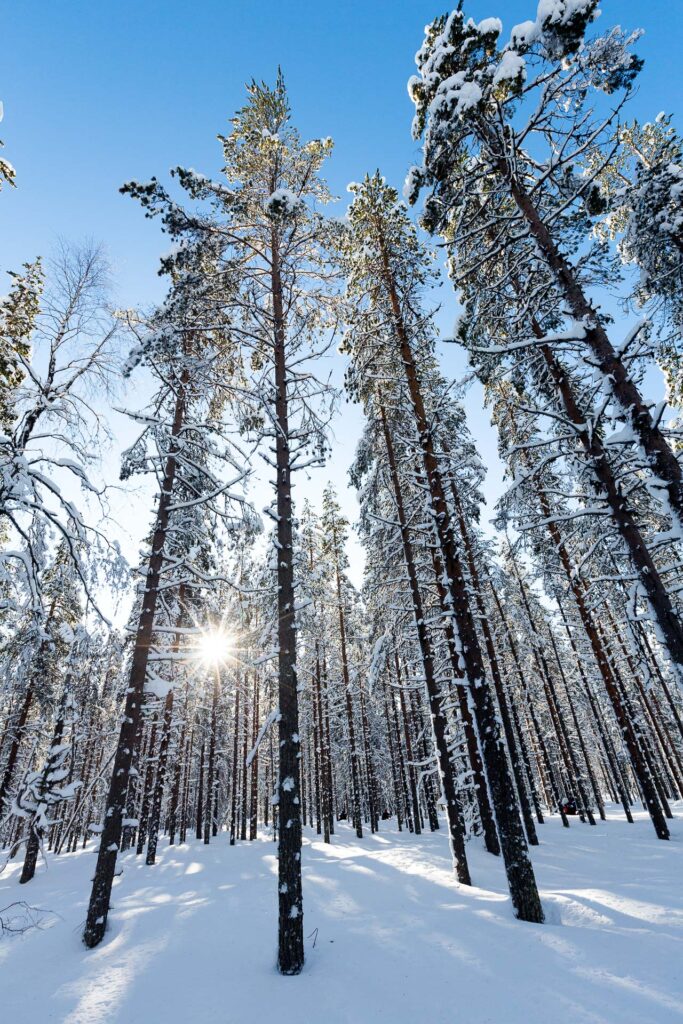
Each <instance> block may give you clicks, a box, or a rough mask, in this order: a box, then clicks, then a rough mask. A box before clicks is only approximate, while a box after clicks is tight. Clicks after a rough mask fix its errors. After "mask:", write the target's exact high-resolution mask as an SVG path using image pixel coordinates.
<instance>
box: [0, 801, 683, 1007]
mask: <svg viewBox="0 0 683 1024" xmlns="http://www.w3.org/2000/svg"><path fill="white" fill-rule="evenodd" d="M677 812H678V817H679V819H680V818H681V817H682V816H683V807H681V806H679V807H678V808H677ZM389 824H390V823H386V824H385V827H384V828H383V830H382V832H381V833H380V834H379V835H376V836H367V838H365V839H363V840H362V841H359V840H356V839H355V837H354V836H353V835H352V834H351V832H350V830H349V829H348V828H346V827H344V826H340V827H339V834H338V835H337V836H335V837H334V840H333V844H332V845H331V846H327V847H326V846H325V845H324V844H323V843H322V842H320V841H319V840H318V839H317V838H316V837H315V836H314V835H313V834H312V833H310V832H308V833H307V834H306V846H305V851H304V885H305V888H304V908H305V919H304V932H305V935H306V936H307V939H306V950H307V963H306V968H305V970H304V973H303V974H302V975H300V976H299V977H298V978H282V977H280V976H279V975H278V974H277V973H276V971H275V967H274V956H275V927H276V918H275V911H276V897H275V878H274V874H275V871H276V864H275V857H274V847H273V843H272V842H269V841H268V840H267V839H262V840H260V841H258V842H256V843H252V844H247V843H243V844H241V845H239V846H237V847H234V848H230V846H229V845H228V841H227V836H226V835H222V836H220V837H219V838H218V839H217V840H214V841H213V842H212V844H211V846H209V847H205V846H203V845H202V844H201V843H197V842H195V841H194V840H193V841H192V842H191V843H190V844H188V845H186V846H183V847H174V848H168V847H166V846H164V848H163V851H162V853H161V856H160V859H159V863H158V864H157V865H156V866H155V867H153V868H148V867H146V866H145V864H144V862H143V860H142V858H137V859H136V858H135V856H134V855H127V856H126V857H124V858H123V860H122V867H123V875H122V877H121V878H120V879H119V880H118V882H117V884H116V887H115V890H114V900H115V908H114V909H113V911H112V913H111V914H110V918H109V922H110V926H109V931H108V933H107V937H106V939H105V941H104V943H103V944H102V945H101V946H99V947H98V948H97V949H96V950H94V951H87V950H86V949H85V948H84V947H83V946H82V945H81V941H80V932H81V927H82V922H83V919H84V916H85V907H86V898H87V895H88V888H89V886H88V880H89V878H90V875H91V871H92V868H93V865H94V857H93V853H92V851H91V850H88V851H86V852H85V853H80V854H76V855H69V856H63V857H61V858H58V859H56V860H55V859H52V858H51V859H50V863H49V868H48V870H47V871H46V870H45V867H44V866H42V867H41V868H40V871H39V875H38V876H37V878H36V879H35V881H34V882H32V883H31V884H30V885H27V886H19V885H18V881H17V880H18V873H19V865H16V866H12V867H10V868H9V869H7V870H6V871H5V872H4V873H3V874H2V875H0V908H2V907H5V906H6V905H7V904H9V903H11V902H12V901H14V900H21V899H25V900H27V901H28V902H30V903H31V904H32V905H34V906H36V907H40V908H42V909H43V910H49V911H52V912H53V913H52V914H51V915H45V916H44V917H43V919H42V925H43V930H39V929H35V928H34V929H32V930H31V931H30V932H28V933H26V934H25V935H23V936H21V937H15V938H11V937H10V938H8V937H5V938H3V939H1V940H0V1020H2V1021H7V1022H8V1024H42V1022H44V1021H60V1022H68V1024H86V1022H87V1024H98V1022H104V1021H107V1022H110V1021H111V1022H113V1021H116V1022H125V1024H143V1022H144V1024H157V1022H159V1024H180V1022H182V1024H189V1022H192V1024H204V1022H211V1024H249V1022H253V1021H263V1020H265V1021H273V1020H277V1021H278V1024H289V1022H291V1024H294V1022H297V1024H300V1022H301V1024H303V1022H311V1024H342V1022H344V1024H347V1022H348V1024H375V1022H382V1021H387V1022H391V1024H456V1022H458V1021H463V1022H467V1024H484V1022H490V1024H541V1022H543V1024H582V1022H590V1024H650V1022H652V1024H654V1022H657V1024H664V1022H673V1021H681V1020H683V886H682V885H681V878H682V874H683V871H682V869H683V858H682V856H681V854H682V852H683V824H682V822H681V821H680V820H678V821H676V822H674V823H673V829H672V833H673V838H672V841H671V842H669V843H664V842H660V841H658V840H657V839H656V838H655V835H654V832H653V831H652V828H651V826H650V824H649V822H648V821H647V820H646V819H645V818H644V816H643V815H640V816H639V817H638V820H637V821H636V823H635V824H634V825H630V826H629V825H628V824H627V823H626V822H625V821H623V819H621V818H620V817H619V815H618V813H617V810H616V809H613V810H612V812H611V815H610V820H609V821H608V822H607V823H606V824H601V823H598V825H597V826H596V827H595V828H590V827H589V826H588V825H581V824H580V823H579V822H578V821H577V822H576V823H575V824H574V822H573V823H572V827H571V829H570V830H569V831H566V830H563V829H562V828H561V826H560V823H559V821H558V820H557V819H551V820H550V821H549V822H548V823H547V824H546V825H545V826H543V827H542V828H541V829H540V833H541V840H542V844H541V846H540V848H538V849H536V850H535V851H534V855H533V856H534V864H535V866H536V871H537V876H538V880H539V884H540V886H541V889H542V895H543V902H544V906H545V910H546V916H547V919H548V920H547V923H546V924H545V925H529V924H522V923H520V922H518V921H515V920H514V918H513V917H512V914H511V910H510V902H509V899H508V898H507V896H506V895H505V880H504V876H503V868H502V864H501V863H500V862H499V861H497V860H495V859H494V858H492V857H491V856H490V855H487V854H486V853H485V852H484V851H483V850H482V849H480V848H479V847H478V846H475V845H474V844H471V845H470V856H471V864H472V874H473V877H474V879H475V880H476V882H477V885H478V886H479V888H473V889H467V888H464V887H458V886H457V885H456V883H455V882H454V881H453V876H452V872H451V869H450V865H449V855H448V848H447V842H446V837H445V834H444V833H443V831H442V832H441V833H435V834H433V835H431V834H427V835H424V836H421V837H417V838H416V837H413V836H410V835H409V834H407V833H405V832H404V833H401V834H399V833H398V832H397V831H396V830H395V828H393V827H388V826H389Z"/></svg>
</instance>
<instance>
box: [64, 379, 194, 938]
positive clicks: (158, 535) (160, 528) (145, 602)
mask: <svg viewBox="0 0 683 1024" xmlns="http://www.w3.org/2000/svg"><path fill="white" fill-rule="evenodd" d="M187 379H188V374H187V371H186V370H184V371H183V375H182V377H181V384H180V387H179V389H178V392H177V396H176V404H175V412H174V417H173V425H172V428H171V445H170V449H169V453H168V457H167V459H166V466H165V468H164V476H163V481H162V486H161V492H160V495H159V507H158V510H157V517H156V524H155V527H154V534H153V537H152V551H151V554H150V558H149V564H148V568H147V577H146V580H145V590H144V593H143V597H142V610H141V613H140V619H139V622H138V628H137V634H136V637H135V648H134V650H133V659H132V664H131V670H130V678H129V681H128V688H127V691H126V704H125V709H124V713H123V722H122V723H121V732H120V735H119V742H118V746H117V749H116V756H115V758H114V767H113V771H112V777H111V783H110V786H109V793H108V796H107V802H106V811H105V816H104V828H103V831H102V835H101V839H100V848H99V853H98V856H97V865H96V867H95V877H94V879H93V886H92V892H91V895H90V903H89V906H88V915H87V919H86V925H85V931H84V933H83V941H84V943H85V945H86V946H88V947H89V948H90V949H92V948H93V947H94V946H96V945H97V944H98V943H99V942H101V940H102V938H103V936H104V932H105V928H106V926H107V915H108V913H109V901H110V898H111V888H112V884H113V882H114V872H115V870H116V855H117V853H118V849H119V843H120V842H121V822H122V819H123V812H124V808H125V802H126V789H127V786H128V780H129V774H130V768H131V765H132V761H133V752H134V746H135V736H136V732H137V727H138V722H139V719H140V713H141V709H142V699H143V693H144V688H145V679H146V676H147V660H148V657H149V652H150V650H151V647H152V638H153V634H154V614H155V612H156V605H157V595H158V591H159V581H160V576H161V570H162V566H163V560H164V547H165V543H166V533H167V530H168V524H169V517H170V506H171V501H172V497H173V486H174V483H175V475H176V467H177V454H176V453H177V447H176V443H177V438H178V434H179V433H180V430H181V428H182V425H183V420H184V415H185V393H184V389H185V385H186V384H187Z"/></svg>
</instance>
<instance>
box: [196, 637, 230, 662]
mask: <svg viewBox="0 0 683 1024" xmlns="http://www.w3.org/2000/svg"><path fill="white" fill-rule="evenodd" d="M233 646H234V641H233V638H232V637H231V636H230V634H229V633H227V632H226V631H225V630H224V629H207V630H206V631H205V632H203V633H202V634H201V635H200V636H199V639H198V641H197V657H198V658H199V660H200V661H202V662H204V664H205V665H222V664H224V663H225V662H226V661H227V659H228V657H229V656H230V652H231V650H232V648H233Z"/></svg>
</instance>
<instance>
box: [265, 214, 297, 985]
mask: <svg viewBox="0 0 683 1024" xmlns="http://www.w3.org/2000/svg"><path fill="white" fill-rule="evenodd" d="M271 290H272V298H273V319H274V328H275V329H274V337H273V341H274V370H275V420H276V425H277V429H276V434H275V462H276V468H277V481H276V492H277V541H278V545H277V582H278V593H277V605H278V665H279V672H278V689H279V711H280V718H279V729H278V732H279V765H280V767H279V779H278V790H277V797H278V818H279V825H280V827H279V835H280V839H279V845H278V910H279V928H278V968H279V970H280V973H281V974H299V972H300V971H301V969H302V967H303V965H304V932H303V920H304V918H303V901H302V892H301V783H300V773H299V761H300V753H301V743H300V740H299V700H298V693H297V672H296V618H295V615H296V613H295V610H294V604H295V598H294V564H293V559H294V547H293V538H292V481H291V460H290V451H289V418H288V417H289V413H288V402H289V395H288V380H287V362H286V352H285V344H286V341H285V319H284V308H283V300H282V281H281V278H280V255H279V240H278V236H277V231H276V229H275V227H273V229H272V233H271Z"/></svg>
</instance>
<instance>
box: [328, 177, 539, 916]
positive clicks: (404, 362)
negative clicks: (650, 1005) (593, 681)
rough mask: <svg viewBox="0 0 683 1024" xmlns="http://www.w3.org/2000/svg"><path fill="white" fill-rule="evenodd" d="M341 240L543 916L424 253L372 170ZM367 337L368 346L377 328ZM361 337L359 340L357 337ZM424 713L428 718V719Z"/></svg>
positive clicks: (516, 874)
mask: <svg viewBox="0 0 683 1024" xmlns="http://www.w3.org/2000/svg"><path fill="white" fill-rule="evenodd" d="M352 190H353V192H354V201H353V203H352V205H351V209H350V211H349V232H348V240H347V243H346V251H347V264H348V271H347V272H348V275H349V289H350V291H351V292H352V294H353V295H354V298H355V300H356V303H357V305H358V307H359V309H361V310H363V309H364V308H366V307H367V308H369V309H370V310H371V311H374V312H375V313H376V315H377V316H378V317H379V318H380V319H381V320H383V321H384V323H386V325H387V326H386V331H385V333H384V335H383V337H382V343H383V344H384V345H388V344H391V347H392V350H393V353H394V358H395V359H396V360H397V364H398V367H400V374H401V377H402V378H403V384H404V387H405V393H406V396H407V398H408V401H409V403H410V408H411V411H412V415H413V418H414V430H415V434H416V438H417V444H416V449H417V451H416V455H417V457H418V458H419V460H420V469H421V471H422V472H423V474H424V480H425V485H426V498H427V503H426V508H425V514H426V515H427V516H431V517H433V522H434V530H435V534H436V537H437V539H438V547H439V549H440V558H441V560H442V566H443V583H444V586H445V588H446V589H447V591H448V595H449V598H450V614H451V615H452V624H453V634H454V639H455V643H456V650H457V652H458V655H459V656H460V658H461V663H462V666H463V672H464V676H465V679H466V684H467V686H468V690H469V694H470V696H471V698H472V703H473V706H474V712H475V718H476V721H477V727H478V732H479V740H480V743H481V747H482V751H483V755H484V763H485V766H486V771H487V776H488V783H489V787H490V790H491V796H492V802H493V806H494V810H495V814H496V822H497V827H498V833H499V836H500V841H501V847H502V851H503V856H504V860H505V865H506V871H507V875H508V882H509V885H510V892H511V896H512V902H513V905H514V907H515V911H516V914H517V916H518V917H520V918H521V919H523V920H529V921H536V922H540V921H542V920H543V911H542V908H541V903H540V899H539V897H538V890H537V887H536V882H535V878H534V874H533V868H532V866H531V862H530V860H529V858H528V851H527V846H526V840H525V836H524V831H523V828H522V823H521V820H520V817H519V812H518V805H517V800H516V796H515V792H514V786H513V782H512V778H511V775H510V772H509V768H508V764H507V759H506V754H505V748H504V745H503V743H502V741H501V738H500V735H499V731H498V724H497V716H496V712H495V705H494V702H493V699H492V694H491V690H490V688H489V682H488V680H487V678H486V672H485V668H484V663H483V658H482V653H481V648H480V645H479V639H478V636H477V630H476V625H475V618H474V613H473V609H472V607H471V605H470V597H469V594H468V588H467V580H466V575H465V569H464V564H463V558H462V553H461V549H460V545H459V543H458V540H457V536H456V532H455V530H454V524H453V521H452V518H451V512H450V509H449V505H448V500H447V496H446V489H445V486H444V480H443V474H442V468H441V465H440V460H439V452H438V448H437V445H436V442H435V438H434V427H433V422H432V421H431V419H430V416H429V411H428V405H427V403H426V400H425V395H424V386H423V381H422V379H421V374H420V371H419V370H418V362H422V361H423V360H425V359H426V360H429V358H430V356H431V351H432V346H433V334H432V333H431V332H430V331H429V328H428V325H427V317H426V315H425V314H424V312H423V300H422V294H421V293H422V291H423V290H424V287H425V284H426V280H427V277H428V271H427V264H426V253H425V251H424V247H423V246H422V245H421V244H420V242H419V241H418V239H417V234H416V231H415V228H414V226H413V225H412V224H411V222H410V220H409V219H408V216H407V213H406V210H405V207H404V206H403V205H402V204H400V203H399V201H398V196H397V194H396V192H395V190H394V189H392V188H390V187H389V186H387V185H386V184H385V183H384V181H383V179H382V178H381V176H380V175H379V173H377V174H375V176H374V177H372V178H369V177H368V178H366V179H365V181H364V182H363V183H362V184H360V185H356V186H352ZM373 333H374V334H375V342H376V340H377V339H376V331H373ZM361 338H362V344H361V343H360V340H361ZM370 340H371V335H369V334H368V333H365V332H363V330H362V328H361V330H360V331H359V332H357V337H355V338H354V333H353V330H352V331H351V332H349V334H348V336H347V350H348V351H349V352H350V354H351V355H352V357H354V359H356V360H357V361H358V363H359V365H358V367H357V368H356V369H355V373H356V375H357V376H358V377H359V378H361V380H362V377H361V375H362V374H364V373H367V372H369V373H370V375H372V374H373V354H374V353H373V349H372V348H371V347H370V345H369V344H368V342H369V341H370ZM435 710H436V709H435V708H432V715H434V713H435Z"/></svg>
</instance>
